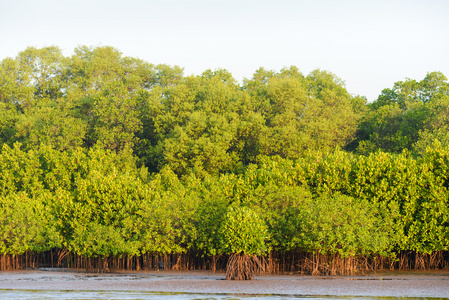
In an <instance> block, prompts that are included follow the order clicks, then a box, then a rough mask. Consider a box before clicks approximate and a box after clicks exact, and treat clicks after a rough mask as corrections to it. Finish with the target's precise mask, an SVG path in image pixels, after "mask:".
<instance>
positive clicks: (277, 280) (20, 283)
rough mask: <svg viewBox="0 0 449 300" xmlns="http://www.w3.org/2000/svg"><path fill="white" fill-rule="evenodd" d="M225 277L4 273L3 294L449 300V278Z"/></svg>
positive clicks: (435, 275)
mask: <svg viewBox="0 0 449 300" xmlns="http://www.w3.org/2000/svg"><path fill="white" fill-rule="evenodd" d="M224 277H225V276H224V274H223V273H218V274H213V273H209V272H203V271H189V272H175V271H162V272H132V273H114V274H94V273H83V272H72V271H70V272H68V271H15V272H0V289H31V290H85V291H89V290H90V291H153V292H186V293H239V294H281V295H282V294H283V295H333V296H392V297H445V298H449V273H447V272H446V273H426V274H420V273H415V274H394V273H393V274H388V273H385V274H376V275H369V276H338V277H337V276H331V277H312V276H298V275H274V276H273V275H268V276H256V279H255V280H252V281H226V280H224Z"/></svg>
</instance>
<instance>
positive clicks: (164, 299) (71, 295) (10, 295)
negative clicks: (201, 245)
mask: <svg viewBox="0 0 449 300" xmlns="http://www.w3.org/2000/svg"><path fill="white" fill-rule="evenodd" d="M0 298H1V299H60V300H63V299H126V300H131V299H150V300H152V299H161V300H196V299H198V300H199V299H204V300H205V299H207V300H234V299H244V300H256V299H263V300H266V299H275V300H282V299H303V300H423V299H429V300H448V299H449V298H412V297H344V296H301V295H246V294H194V293H160V292H142V291H56V290H16V289H1V290H0Z"/></svg>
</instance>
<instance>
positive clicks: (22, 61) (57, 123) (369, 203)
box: [0, 46, 449, 258]
mask: <svg viewBox="0 0 449 300" xmlns="http://www.w3.org/2000/svg"><path fill="white" fill-rule="evenodd" d="M448 108H449V86H448V82H447V78H446V77H445V76H444V75H443V74H441V73H439V72H432V73H429V74H427V76H426V77H425V78H424V79H423V80H421V81H416V80H412V79H407V80H405V81H399V82H396V83H395V84H394V86H393V88H391V89H385V90H384V91H383V92H382V94H381V95H380V96H379V98H378V99H377V100H376V101H375V102H373V103H370V104H367V103H366V99H365V98H364V97H360V96H356V97H353V96H351V95H350V94H349V93H348V91H347V90H346V88H345V86H344V82H343V81H342V80H340V79H339V78H338V77H337V76H335V75H334V74H332V73H330V72H327V71H321V70H315V71H313V72H311V73H310V74H308V75H307V76H304V75H303V74H302V73H301V72H300V71H299V70H298V68H296V67H294V66H292V67H290V68H284V69H282V70H281V71H279V72H276V71H270V70H265V69H263V68H260V69H259V70H257V71H256V72H255V73H254V75H253V77H252V78H251V79H245V80H244V84H243V85H239V84H238V83H237V81H236V80H235V79H234V78H233V77H232V74H231V73H229V72H228V71H226V70H222V69H219V70H215V71H212V70H206V71H205V72H204V73H203V74H201V75H199V76H189V77H184V75H183V69H182V68H180V67H177V66H173V67H172V66H168V65H152V64H150V63H147V62H145V61H142V60H139V59H136V58H132V57H124V56H123V55H122V53H120V51H118V50H117V49H114V48H112V47H96V48H90V47H85V46H80V47H78V48H76V49H75V53H74V55H72V56H71V57H64V56H63V55H62V52H61V50H60V49H58V48H57V47H45V48H42V49H36V48H32V47H30V48H27V49H26V50H25V51H23V52H20V53H19V54H18V55H17V57H15V58H6V59H4V60H2V61H1V62H0V143H1V146H2V148H1V151H0V237H1V239H0V251H1V254H11V255H18V254H22V253H24V252H26V251H31V252H36V253H39V252H43V251H47V250H48V249H51V248H59V249H62V248H66V249H68V250H71V251H73V252H75V253H77V254H80V255H83V256H86V257H102V258H107V257H111V256H128V257H132V256H137V255H141V254H145V253H152V254H158V255H165V254H170V253H182V252H188V251H191V252H193V253H198V254H201V255H220V254H223V253H226V254H232V253H241V252H243V253H245V254H248V255H253V254H264V253H265V252H266V250H268V249H275V250H277V251H279V252H286V251H305V252H319V253H328V254H337V253H338V254H340V255H341V256H343V257H347V256H357V255H364V256H370V255H373V256H374V255H386V256H388V255H391V254H392V253H393V252H394V251H415V252H417V253H427V254H430V253H434V252H435V251H447V250H449V230H448V228H449V219H448V216H449V211H448V210H449V204H448V199H449V167H448V166H449V153H448V150H447V146H448V145H449V135H448V129H449V122H448V120H449V118H448V116H449V113H448V112H449V109H448ZM341 149H346V150H351V151H353V153H350V152H347V151H343V150H341Z"/></svg>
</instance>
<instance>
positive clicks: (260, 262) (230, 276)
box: [226, 253, 267, 280]
mask: <svg viewBox="0 0 449 300" xmlns="http://www.w3.org/2000/svg"><path fill="white" fill-rule="evenodd" d="M266 266H267V263H266V261H265V259H264V258H263V257H261V258H259V257H257V256H255V255H252V256H249V255H246V254H243V253H238V254H232V255H231V257H229V260H228V264H227V265H226V279H227V280H252V279H253V275H254V274H255V273H262V272H265V270H266Z"/></svg>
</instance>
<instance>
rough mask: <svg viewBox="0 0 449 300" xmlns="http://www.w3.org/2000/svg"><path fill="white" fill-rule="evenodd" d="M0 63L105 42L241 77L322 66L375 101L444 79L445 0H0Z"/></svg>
mask: <svg viewBox="0 0 449 300" xmlns="http://www.w3.org/2000/svg"><path fill="white" fill-rule="evenodd" d="M0 41H1V42H0V60H1V59H4V58H6V57H15V56H16V55H17V54H18V53H19V52H20V51H23V50H25V49H26V48H27V47H28V46H34V47H45V46H52V45H55V46H58V47H60V48H61V49H62V50H63V52H64V54H65V55H71V54H72V53H73V50H74V48H75V47H77V46H78V45H87V46H113V47H115V48H117V49H119V50H120V51H121V52H122V53H123V54H124V55H125V56H132V57H137V58H141V59H143V60H145V61H148V62H150V63H153V64H159V63H165V64H169V65H179V66H180V67H183V68H184V70H185V75H190V74H201V73H202V72H203V71H204V70H206V69H212V70H214V69H217V68H224V69H227V70H228V71H230V72H231V73H232V74H233V76H234V78H235V79H237V80H238V81H241V80H242V79H243V78H244V77H246V78H250V77H252V74H253V73H254V71H256V70H257V69H258V68H259V67H264V68H265V69H272V70H275V71H279V70H280V69H282V68H283V67H289V66H291V65H295V66H297V67H298V68H299V69H300V71H301V72H302V73H303V74H304V75H307V74H308V73H309V72H311V71H312V70H314V69H317V68H320V69H322V70H327V71H330V72H332V73H334V74H336V75H337V76H338V77H339V78H341V79H343V80H344V81H345V82H346V87H347V89H348V91H349V92H350V93H351V94H354V95H361V96H366V97H367V98H368V100H369V101H372V100H375V99H376V98H377V96H378V95H379V94H380V92H381V91H382V89H384V88H391V87H392V86H393V84H394V82H396V81H401V80H404V79H405V78H412V79H416V80H421V79H423V78H424V77H425V76H426V74H427V72H432V71H441V72H443V73H444V74H445V75H446V76H447V77H449V1H448V0H422V1H415V0H407V1H396V0H373V1H372V0H342V1H339V0H315V1H312V0H309V1H306V0H297V1H291V0H273V1H266V0H256V1H253V0H239V1H236V0H227V1H214V0H194V1H190V0H165V1H162V0H161V1H157V0H147V1H143V0H142V1H139V0H127V1H117V0H107V1H106V0H105V1H98V0H77V1H65V0H36V1H31V0H0Z"/></svg>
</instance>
